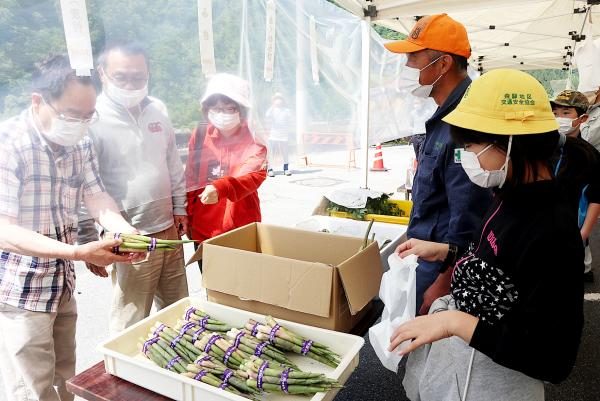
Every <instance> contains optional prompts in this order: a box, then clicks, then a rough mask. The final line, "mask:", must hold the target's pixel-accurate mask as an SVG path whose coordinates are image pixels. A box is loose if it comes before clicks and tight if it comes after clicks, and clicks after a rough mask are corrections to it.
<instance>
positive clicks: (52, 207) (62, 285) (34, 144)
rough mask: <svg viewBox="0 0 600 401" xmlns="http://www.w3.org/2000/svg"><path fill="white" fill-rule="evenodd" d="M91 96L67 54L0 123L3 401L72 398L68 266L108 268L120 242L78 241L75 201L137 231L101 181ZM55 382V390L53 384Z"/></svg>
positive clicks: (71, 274) (118, 257)
mask: <svg viewBox="0 0 600 401" xmlns="http://www.w3.org/2000/svg"><path fill="white" fill-rule="evenodd" d="M95 106H96V90H95V88H94V86H93V84H92V81H91V79H90V77H79V76H76V75H75V72H74V71H73V70H72V69H71V67H70V63H69V59H68V58H67V57H66V56H51V57H49V58H48V59H46V60H45V61H44V62H42V63H40V64H39V65H38V66H37V68H36V70H35V71H34V74H33V92H32V95H31V106H30V107H29V108H28V109H26V110H24V111H23V112H22V113H21V114H20V115H18V116H16V117H13V118H11V119H9V120H7V121H5V122H3V123H2V124H0V355H2V358H3V360H2V363H0V371H1V372H2V376H3V378H4V382H5V385H6V392H7V397H8V399H9V400H33V399H35V400H40V401H58V400H61V401H65V400H72V399H73V396H72V395H70V394H69V393H68V392H67V390H66V387H65V380H66V379H68V378H69V377H71V376H72V375H74V374H75V323H76V320H77V307H76V303H75V298H74V296H73V291H74V287H75V269H74V265H73V261H74V260H81V261H85V262H88V263H93V264H96V265H101V266H106V265H108V264H110V263H113V262H125V263H126V262H133V261H135V260H137V259H138V258H140V257H144V256H145V255H138V256H135V257H134V256H133V255H122V254H115V253H113V251H112V250H113V247H115V246H117V245H118V244H119V243H120V240H116V239H105V240H101V241H95V242H91V243H88V244H85V245H79V246H78V245H74V244H75V240H76V238H75V235H74V233H76V229H77V219H78V213H79V208H80V205H81V203H82V201H83V203H84V204H85V205H86V207H87V208H88V210H89V211H90V212H91V213H92V215H93V216H95V217H96V218H97V220H98V222H99V223H100V224H101V225H102V226H104V227H106V228H107V229H109V230H112V231H118V232H135V229H134V228H133V227H132V226H131V225H130V224H129V223H127V222H126V221H125V220H124V219H123V217H122V216H121V214H120V213H119V209H118V207H117V205H116V203H115V202H114V201H113V200H112V198H111V197H110V196H109V195H108V194H107V193H106V192H105V190H104V187H103V185H102V182H101V180H100V178H99V176H98V167H97V160H96V156H95V154H94V150H93V147H92V143H91V141H90V139H89V138H87V137H86V134H87V128H88V125H89V124H90V123H92V122H94V120H96V119H97V112H96V109H95ZM54 386H56V387H57V388H55V387H54Z"/></svg>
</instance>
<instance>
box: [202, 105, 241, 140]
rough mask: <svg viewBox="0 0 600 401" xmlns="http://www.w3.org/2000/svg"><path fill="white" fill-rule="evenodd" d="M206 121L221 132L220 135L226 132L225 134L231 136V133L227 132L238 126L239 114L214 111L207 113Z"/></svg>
mask: <svg viewBox="0 0 600 401" xmlns="http://www.w3.org/2000/svg"><path fill="white" fill-rule="evenodd" d="M208 121H210V123H211V124H212V125H213V126H214V127H215V128H217V129H218V130H219V131H221V134H224V135H225V133H223V131H226V133H227V134H232V133H233V132H229V131H231V130H233V129H234V128H236V127H237V126H239V125H240V113H239V112H238V113H233V114H227V113H217V112H214V111H209V112H208Z"/></svg>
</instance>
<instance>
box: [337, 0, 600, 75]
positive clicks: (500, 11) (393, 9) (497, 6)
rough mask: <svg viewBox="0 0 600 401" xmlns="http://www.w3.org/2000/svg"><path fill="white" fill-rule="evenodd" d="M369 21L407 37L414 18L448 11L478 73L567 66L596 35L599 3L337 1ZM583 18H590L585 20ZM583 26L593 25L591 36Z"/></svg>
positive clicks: (547, 0)
mask: <svg viewBox="0 0 600 401" xmlns="http://www.w3.org/2000/svg"><path fill="white" fill-rule="evenodd" d="M338 3H339V4H340V5H341V6H343V7H344V8H346V9H347V10H348V11H350V12H352V13H353V14H355V15H358V16H365V15H367V16H368V17H369V18H370V20H371V22H374V23H376V24H379V25H382V26H385V27H388V28H390V29H393V30H395V31H398V32H401V33H404V34H408V33H409V32H410V30H411V28H412V26H413V25H414V23H415V21H416V19H417V18H418V17H419V16H423V15H429V14H436V13H442V12H443V13H447V14H449V15H450V16H451V17H452V18H454V19H456V20H458V21H460V22H461V23H463V24H464V25H465V26H466V28H467V31H468V34H469V40H470V42H471V46H472V49H473V54H472V56H471V58H470V60H469V61H470V63H471V65H472V66H473V67H474V68H481V69H482V70H483V71H485V70H489V69H493V68H500V67H511V68H518V69H525V70H529V69H544V68H568V66H569V64H570V61H571V56H572V55H573V52H574V50H575V49H576V48H577V47H578V46H580V45H581V44H582V43H583V39H584V38H585V37H584V36H583V35H585V34H590V33H591V34H592V35H593V36H594V37H596V36H598V35H600V24H595V25H594V24H591V25H589V22H590V21H591V22H593V19H594V18H593V17H594V16H595V15H597V14H600V7H593V5H594V4H600V1H598V0H587V1H586V0H527V1H522V0H486V1H485V2H482V1H475V0H443V1H439V0H371V1H365V0H340V1H338ZM586 16H589V18H588V20H587V21H586ZM586 25H587V27H588V28H589V27H593V28H592V30H591V32H590V31H588V30H587V29H585V28H586Z"/></svg>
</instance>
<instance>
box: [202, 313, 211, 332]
mask: <svg viewBox="0 0 600 401" xmlns="http://www.w3.org/2000/svg"><path fill="white" fill-rule="evenodd" d="M208 319H210V316H208V315H205V316H202V319H200V322H199V324H200V327H202V328H203V329H205V328H206V322H208Z"/></svg>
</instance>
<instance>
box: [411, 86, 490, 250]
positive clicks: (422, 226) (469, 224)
mask: <svg viewBox="0 0 600 401" xmlns="http://www.w3.org/2000/svg"><path fill="white" fill-rule="evenodd" d="M470 84H471V79H470V78H468V77H467V78H465V79H464V80H463V81H462V82H461V83H460V84H459V85H458V86H457V87H456V88H455V89H454V91H453V92H452V93H451V94H450V96H449V97H448V99H446V102H445V103H444V104H443V105H441V106H440V107H439V108H438V109H437V110H436V112H435V114H434V115H433V116H432V117H431V118H430V119H429V120H428V121H427V122H426V123H425V128H426V136H425V141H424V142H423V144H422V145H421V149H420V152H419V155H417V160H418V166H417V171H416V174H415V178H414V182H413V192H412V196H413V208H412V212H411V216H410V223H409V225H408V231H407V235H408V238H417V239H422V240H427V241H435V242H445V243H446V242H447V243H452V244H456V245H458V246H460V247H462V248H464V249H465V248H466V247H467V245H468V243H469V242H470V241H471V239H472V235H473V232H474V231H475V229H476V228H477V227H478V225H479V223H480V222H481V218H482V217H483V215H484V213H485V212H486V210H487V209H488V206H489V205H490V201H491V196H492V193H491V191H490V190H489V189H484V188H481V187H479V186H477V185H475V184H473V183H472V182H471V180H469V177H468V176H467V174H466V173H465V171H464V170H463V168H462V166H461V164H460V162H458V161H455V159H454V149H455V148H456V146H455V144H454V142H453V141H452V139H451V137H450V125H449V124H447V123H445V122H444V121H442V118H444V117H445V116H446V115H447V114H448V113H450V112H451V111H452V110H454V109H455V108H456V106H457V105H458V103H459V102H460V100H461V98H462V96H463V94H464V93H465V91H466V89H467V87H468V86H469V85H470Z"/></svg>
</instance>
